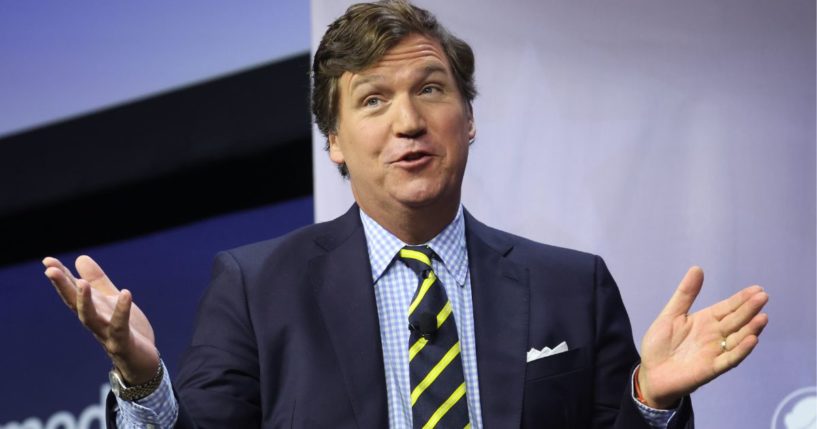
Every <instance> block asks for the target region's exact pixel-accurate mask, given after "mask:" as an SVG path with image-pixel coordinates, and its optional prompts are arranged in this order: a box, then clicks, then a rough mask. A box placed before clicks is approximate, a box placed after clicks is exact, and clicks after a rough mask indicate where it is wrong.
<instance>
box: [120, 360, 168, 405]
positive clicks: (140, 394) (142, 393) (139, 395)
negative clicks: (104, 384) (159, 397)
mask: <svg viewBox="0 0 817 429" xmlns="http://www.w3.org/2000/svg"><path fill="white" fill-rule="evenodd" d="M108 378H109V380H110V384H111V391H113V393H114V395H115V396H116V397H118V398H120V399H123V400H125V401H138V400H140V399H143V398H145V397H147V396H149V395H150V394H151V393H153V392H154V391H156V389H158V388H159V386H160V385H161V383H162V379H163V378H164V364H163V363H162V360H161V359H159V364H158V368H157V369H156V371H155V372H154V374H153V376H152V377H151V378H150V379H148V380H147V381H145V382H142V383H139V384H130V383H129V382H128V381H127V379H125V377H123V376H122V373H121V372H120V371H119V370H118V369H117V368H116V366H114V367H113V368H112V369H111V371H110V372H109V373H108Z"/></svg>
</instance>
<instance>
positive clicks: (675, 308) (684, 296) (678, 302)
mask: <svg viewBox="0 0 817 429" xmlns="http://www.w3.org/2000/svg"><path fill="white" fill-rule="evenodd" d="M703 283H704V272H703V270H702V269H701V268H700V267H697V266H696V267H691V268H690V269H689V270H688V271H687V273H686V275H685V276H684V278H683V280H681V283H679V284H678V288H677V289H675V293H673V294H672V297H671V298H670V300H669V302H667V305H666V306H665V307H664V309H663V310H661V316H677V315H682V314H686V313H687V312H688V311H689V309H690V308H691V307H692V303H693V302H695V298H696V297H697V296H698V293H699V292H700V291H701V287H702V286H703ZM659 317H660V316H659Z"/></svg>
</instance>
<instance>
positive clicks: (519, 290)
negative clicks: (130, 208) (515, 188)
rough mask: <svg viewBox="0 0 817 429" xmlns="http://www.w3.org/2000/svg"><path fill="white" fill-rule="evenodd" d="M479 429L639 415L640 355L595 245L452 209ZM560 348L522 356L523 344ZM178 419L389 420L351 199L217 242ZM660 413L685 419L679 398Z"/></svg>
mask: <svg viewBox="0 0 817 429" xmlns="http://www.w3.org/2000/svg"><path fill="white" fill-rule="evenodd" d="M465 224H466V242H467V247H468V258H469V264H470V267H469V268H470V275H471V287H472V296H473V301H474V302H473V309H474V329H475V334H476V351H477V366H478V373H479V388H480V400H481V405H482V420H483V425H484V427H486V428H514V427H530V428H613V427H615V428H628V429H629V428H646V427H647V425H646V424H645V422H644V421H643V420H642V417H641V415H640V414H639V412H638V410H637V409H636V407H635V405H634V404H633V400H632V398H631V397H630V384H631V382H630V375H631V373H632V369H633V367H634V365H635V364H636V363H637V362H638V354H637V352H636V349H635V346H634V344H633V339H632V333H631V331H630V323H629V320H628V317H627V314H626V311H625V310H624V306H623V304H622V302H621V298H620V295H619V292H618V289H617V287H616V285H615V282H614V281H613V279H612V277H611V276H610V273H609V272H608V271H607V268H606V267H605V265H604V262H603V261H602V260H601V258H599V257H598V256H594V255H589V254H585V253H580V252H576V251H572V250H567V249H562V248H557V247H552V246H547V245H543V244H540V243H535V242H533V241H530V240H527V239H524V238H521V237H517V236H514V235H511V234H508V233H505V232H502V231H498V230H496V229H492V228H489V227H487V226H485V225H483V224H482V223H480V222H478V221H477V220H475V219H474V218H473V217H472V216H471V215H470V214H468V213H467V212H466V213H465ZM562 341H566V342H567V344H568V346H569V348H570V350H569V351H567V352H565V353H561V354H558V355H554V356H552V357H548V358H544V359H540V360H536V361H534V362H531V363H526V352H527V350H529V349H530V348H531V347H535V348H537V349H539V348H542V347H543V346H550V347H553V346H555V345H557V344H559V343H560V342H562ZM174 386H175V390H176V393H177V398H178V399H179V403H180V416H179V420H178V424H177V426H178V427H180V428H193V427H198V428H209V427H217V428H223V427H242V428H244V427H246V428H253V427H264V428H279V427H286V428H289V427H296V428H313V427H314V428H318V427H332V428H386V427H388V407H387V403H386V384H385V371H384V366H383V353H382V347H381V341H380V329H379V321H378V315H377V306H376V304H375V296H374V288H373V286H372V277H371V268H370V265H369V256H368V252H367V247H366V238H365V235H364V232H363V226H362V224H361V221H360V216H359V213H358V208H357V206H353V207H352V208H351V209H350V210H349V211H348V212H347V213H346V214H345V215H343V216H341V217H340V218H338V219H335V220H333V221H331V222H327V223H322V224H316V225H312V226H309V227H306V228H303V229H300V230H298V231H295V232H293V233H290V234H288V235H286V236H283V237H280V238H276V239H273V240H268V241H264V242H260V243H256V244H252V245H249V246H244V247H240V248H237V249H233V250H230V251H226V252H222V253H220V254H219V255H218V256H217V257H216V262H215V266H214V270H213V280H212V283H211V285H210V288H209V289H208V292H207V293H206V295H205V297H204V298H203V300H202V304H201V307H200V309H199V314H198V321H197V324H196V329H195V333H194V335H193V339H192V344H191V346H190V348H189V350H188V352H187V353H186V354H185V357H184V358H183V360H182V364H181V369H180V372H179V374H178V377H177V382H176V383H175V385H174ZM684 404H685V405H684V407H683V409H682V410H681V412H680V413H679V415H678V416H676V418H675V419H673V420H674V421H673V424H672V427H688V428H689V427H692V418H691V407H690V402H689V399H688V398H687V399H686V400H685V401H684Z"/></svg>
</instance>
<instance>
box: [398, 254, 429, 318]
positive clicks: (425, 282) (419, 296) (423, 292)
mask: <svg viewBox="0 0 817 429" xmlns="http://www.w3.org/2000/svg"><path fill="white" fill-rule="evenodd" d="M401 252H402V250H401ZM418 253H419V252H418ZM420 254H421V255H422V253H420ZM423 256H425V255H423ZM435 281H437V276H436V275H435V274H434V271H431V272H430V273H428V277H426V279H425V280H423V284H422V285H420V290H419V291H418V292H417V298H414V301H412V302H411V305H409V311H408V314H409V316H411V313H414V310H415V309H416V308H417V306H418V305H420V302H422V301H423V297H424V296H426V292H428V290H429V289H430V288H431V285H433V284H434V282H435Z"/></svg>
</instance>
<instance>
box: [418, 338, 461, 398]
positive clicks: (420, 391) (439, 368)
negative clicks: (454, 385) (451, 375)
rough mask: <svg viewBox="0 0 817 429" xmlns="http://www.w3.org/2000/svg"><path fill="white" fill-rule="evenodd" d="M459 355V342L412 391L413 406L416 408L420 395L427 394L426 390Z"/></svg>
mask: <svg viewBox="0 0 817 429" xmlns="http://www.w3.org/2000/svg"><path fill="white" fill-rule="evenodd" d="M459 354H460V342H459V341H457V342H456V343H454V345H453V346H451V348H450V349H448V352H446V354H445V356H443V358H442V359H440V361H439V362H437V365H434V368H431V371H429V372H428V374H426V377H425V378H424V379H423V381H421V382H420V384H418V385H417V387H415V388H414V390H412V391H411V406H414V403H415V402H417V398H419V397H420V395H422V394H423V392H425V390H426V389H428V386H431V383H434V380H436V379H437V377H439V376H440V373H442V372H443V370H444V369H445V368H446V367H447V366H448V364H449V363H451V361H452V360H454V358H455V357H457V355H459Z"/></svg>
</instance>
